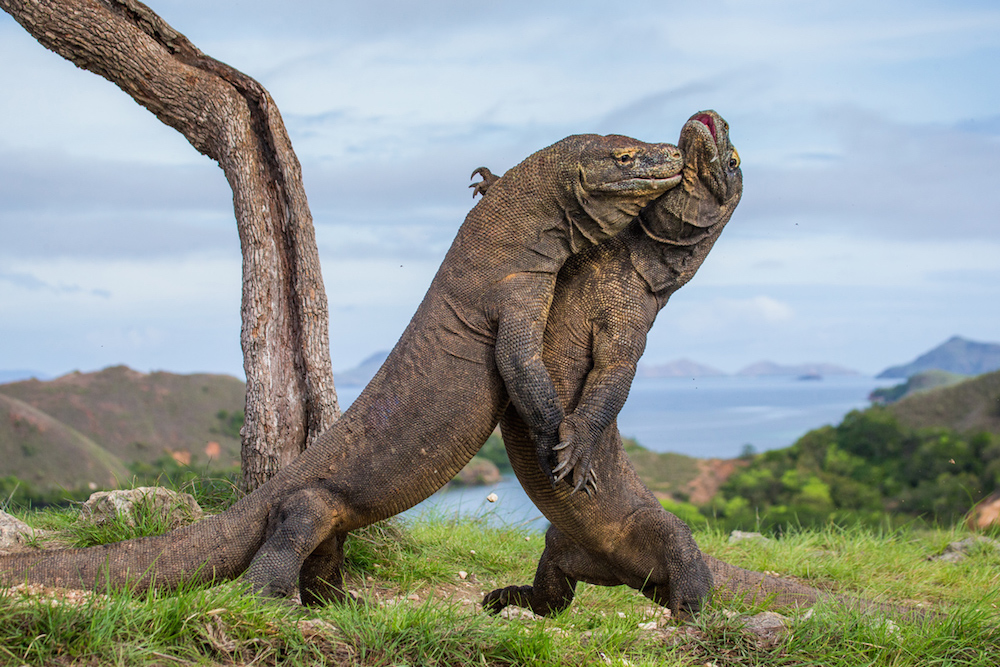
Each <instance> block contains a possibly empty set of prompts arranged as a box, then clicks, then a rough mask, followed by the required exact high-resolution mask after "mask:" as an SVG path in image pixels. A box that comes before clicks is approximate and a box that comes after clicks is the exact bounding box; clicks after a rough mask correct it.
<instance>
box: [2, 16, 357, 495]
mask: <svg viewBox="0 0 1000 667" xmlns="http://www.w3.org/2000/svg"><path fill="white" fill-rule="evenodd" d="M0 8H3V9H4V10H5V11H6V12H7V13H9V14H10V15H11V16H13V17H14V19H15V20H16V21H17V22H18V23H20V24H21V25H22V26H23V27H24V28H25V29H26V30H27V31H28V32H29V33H31V35H32V36H33V37H35V39H37V40H38V41H39V42H40V43H41V44H42V45H43V46H45V47H46V48H48V49H51V50H52V51H55V52H56V53H58V54H59V55H61V56H62V57H64V58H66V59H68V60H71V61H72V62H74V63H75V64H76V65H77V66H78V67H81V68H83V69H87V70H90V71H92V72H95V73H97V74H99V75H101V76H102V77H104V78H106V79H108V80H109V81H111V82H112V83H114V84H115V85H117V86H118V87H119V88H121V89H122V90H124V91H125V92H126V93H128V94H129V95H130V96H131V97H132V98H133V99H134V100H135V101H136V102H138V103H139V104H141V105H143V106H144V107H146V108H147V109H149V110H150V111H152V112H153V113H154V114H155V115H156V117H157V118H159V119H160V120H161V121H163V122H164V123H166V124H167V125H169V126H171V127H173V128H174V129H176V130H178V131H179V132H180V133H181V134H183V135H184V136H185V137H186V138H187V140H188V141H190V142H191V145H193V146H194V147H195V148H196V149H198V151H200V152H201V153H204V154H205V155H207V156H209V157H211V158H212V159H214V160H215V161H217V162H218V163H219V166H221V167H222V169H223V171H224V172H225V174H226V178H227V180H228V181H229V184H230V186H231V187H232V189H233V207H234V209H235V211H236V221H237V224H238V226H239V234H240V242H241V245H242V250H243V304H242V311H241V312H242V319H243V332H242V335H241V342H242V346H243V359H244V361H243V365H244V370H245V371H246V376H247V398H246V403H247V405H246V422H245V426H244V427H243V447H242V452H243V455H242V457H243V483H244V485H245V488H246V489H247V490H253V489H254V488H256V487H257V486H259V485H260V484H262V483H263V482H264V481H265V480H266V479H267V478H268V477H270V476H271V475H273V474H274V473H275V472H277V471H278V470H279V469H280V468H281V467H283V466H284V465H286V464H287V463H288V462H290V461H291V460H292V459H294V458H295V457H296V456H298V455H299V454H300V453H301V452H302V450H303V449H305V447H306V446H307V445H308V444H309V443H311V442H312V440H313V439H314V438H315V437H316V436H318V435H319V434H320V433H322V432H323V431H324V430H326V429H327V428H329V427H330V426H331V425H332V424H333V422H335V421H336V420H337V419H338V418H339V417H340V407H339V405H338V403H337V393H336V390H335V389H334V385H333V372H332V370H331V366H330V349H329V348H330V342H329V334H328V324H329V322H328V318H329V313H328V310H327V302H326V291H325V290H324V288H323V279H322V276H321V274H320V266H319V252H318V250H317V248H316V238H315V233H314V230H313V225H312V215H311V213H310V212H309V204H308V202H307V201H306V194H305V190H304V188H303V186H302V174H301V167H300V165H299V161H298V159H297V158H296V156H295V153H294V152H293V150H292V146H291V142H290V141H289V138H288V134H287V132H286V131H285V126H284V123H283V122H282V120H281V116H280V115H279V113H278V108H277V106H276V105H275V103H274V100H272V99H271V96H270V95H269V94H268V92H267V91H266V90H264V88H263V87H262V86H261V85H260V84H259V83H257V82H256V81H254V80H253V79H251V78H250V77H248V76H246V75H244V74H242V73H241V72H238V71H237V70H235V69H233V68H232V67H230V66H228V65H226V64H224V63H221V62H219V61H217V60H215V59H213V58H210V57H208V56H206V55H205V54H203V53H202V52H201V51H199V50H198V49H197V48H195V47H194V45H193V44H191V43H190V42H189V41H188V40H187V38H186V37H184V36H183V35H181V34H180V33H178V32H176V31H175V30H174V29H173V28H171V27H170V26H169V25H167V24H166V22H164V21H163V19H161V18H160V17H159V16H157V15H156V14H155V13H153V11H152V10H151V9H149V7H147V6H145V5H143V4H142V3H140V2H137V0H0Z"/></svg>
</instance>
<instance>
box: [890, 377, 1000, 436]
mask: <svg viewBox="0 0 1000 667" xmlns="http://www.w3.org/2000/svg"><path fill="white" fill-rule="evenodd" d="M887 409H888V410H889V412H890V413H892V414H893V416H895V417H896V419H898V420H899V422H900V423H901V424H903V425H904V426H908V427H910V428H923V427H927V426H942V427H945V428H949V429H953V430H955V431H959V432H963V433H965V432H972V431H989V432H991V433H998V434H1000V371H994V372H992V373H986V374H984V375H980V376H979V377H975V378H971V379H969V380H965V381H964V382H959V383H958V384H953V385H950V386H947V387H939V388H937V389H931V390H929V391H922V392H918V393H915V394H911V395H909V396H906V397H905V398H903V399H902V400H900V401H899V402H897V403H893V404H892V405H889V406H888V408H887Z"/></svg>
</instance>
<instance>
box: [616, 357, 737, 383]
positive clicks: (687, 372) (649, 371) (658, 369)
mask: <svg viewBox="0 0 1000 667" xmlns="http://www.w3.org/2000/svg"><path fill="white" fill-rule="evenodd" d="M723 375H726V373H725V372H723V371H720V370H719V369H718V368H712V367H711V366H706V365H705V364H699V363H697V362H695V361H691V360H690V359H677V360H676V361H671V362H668V363H665V364H643V363H640V364H639V368H638V369H637V370H636V374H635V376H636V377H639V378H681V377H690V378H695V377H702V378H703V377H719V376H723Z"/></svg>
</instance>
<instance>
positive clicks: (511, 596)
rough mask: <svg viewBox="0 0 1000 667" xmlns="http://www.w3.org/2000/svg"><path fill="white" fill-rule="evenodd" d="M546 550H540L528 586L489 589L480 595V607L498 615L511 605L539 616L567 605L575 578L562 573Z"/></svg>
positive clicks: (551, 612)
mask: <svg viewBox="0 0 1000 667" xmlns="http://www.w3.org/2000/svg"><path fill="white" fill-rule="evenodd" d="M548 551H549V550H548V548H546V549H545V551H543V552H542V558H541V560H539V562H538V569H537V570H536V571H535V581H534V582H533V583H532V585H531V586H507V587H505V588H498V589H496V590H494V591H490V592H489V593H487V594H486V596H485V597H484V598H483V609H485V610H486V611H488V612H490V613H491V614H499V613H500V611H501V610H502V609H503V608H504V607H506V606H508V605H514V606H515V607H522V608H524V609H530V610H531V611H533V612H534V613H536V614H538V615H540V616H550V615H552V614H555V613H558V612H560V611H562V610H563V609H565V608H566V607H568V606H569V605H570V603H571V602H573V596H574V595H575V593H576V579H573V578H572V577H570V576H569V575H567V574H566V573H565V572H563V571H562V570H561V569H560V568H559V566H558V565H556V562H555V559H553V558H552V557H551V554H549V553H548ZM547 555H548V556H549V557H546V556H547Z"/></svg>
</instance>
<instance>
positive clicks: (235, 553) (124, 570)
mask: <svg viewBox="0 0 1000 667" xmlns="http://www.w3.org/2000/svg"><path fill="white" fill-rule="evenodd" d="M267 518H268V505H267V503H266V502H261V500H260V498H259V497H258V498H252V497H251V496H247V497H246V498H244V499H242V500H241V501H240V502H238V503H237V504H235V505H234V506H233V507H232V508H230V509H229V510H227V511H226V512H224V513H223V514H218V515H215V516H211V517H208V518H207V519H203V520H201V521H199V522H197V523H194V524H192V525H190V526H185V527H184V528H180V529H178V530H175V531H172V532H170V533H167V534H166V535H159V536H156V537H143V538H137V539H132V540H126V541H124V542H116V543H114V544H105V545H100V546H95V547H88V548H85V549H54V550H46V551H39V552H33V553H16V554H9V555H4V556H0V586H14V585H17V584H24V583H44V584H48V585H50V586H64V587H67V588H85V589H91V590H100V589H102V588H112V589H128V590H133V591H138V590H149V589H153V588H156V589H175V588H177V587H178V586H180V585H181V584H183V583H188V582H190V583H205V582H210V581H222V580H226V579H232V578H235V577H236V576H238V575H239V574H241V573H242V572H243V571H244V570H246V569H247V567H248V566H249V564H250V561H251V560H252V559H253V556H254V554H256V553H257V550H258V549H259V548H260V545H261V544H262V543H263V542H264V539H265V537H266V532H267V523H268V521H267Z"/></svg>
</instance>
